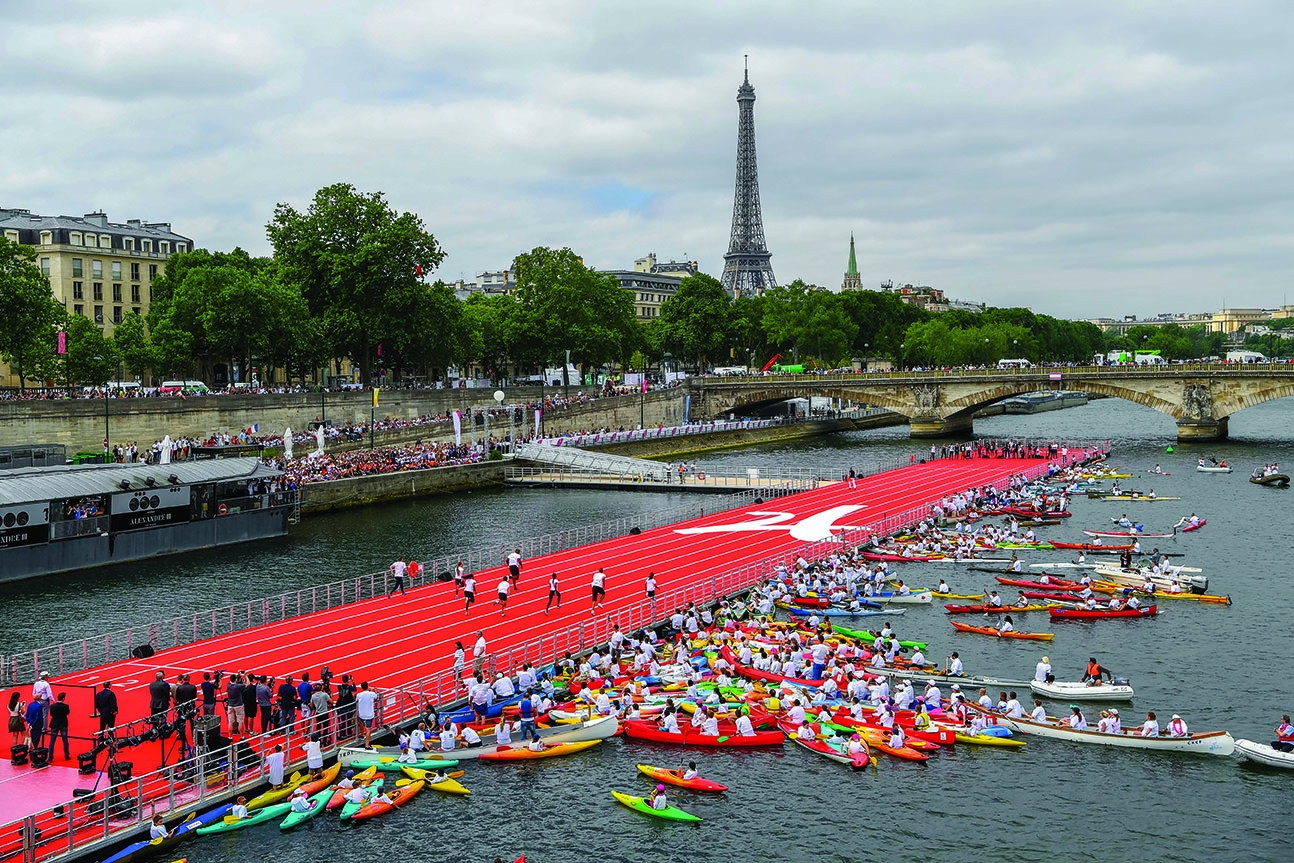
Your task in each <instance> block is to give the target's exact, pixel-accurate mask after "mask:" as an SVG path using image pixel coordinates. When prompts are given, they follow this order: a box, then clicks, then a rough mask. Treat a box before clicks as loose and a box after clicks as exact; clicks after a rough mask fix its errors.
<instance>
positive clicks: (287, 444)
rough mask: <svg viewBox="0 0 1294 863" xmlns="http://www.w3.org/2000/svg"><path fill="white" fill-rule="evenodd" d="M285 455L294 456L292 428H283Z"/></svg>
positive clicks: (287, 456) (285, 456) (286, 456)
mask: <svg viewBox="0 0 1294 863" xmlns="http://www.w3.org/2000/svg"><path fill="white" fill-rule="evenodd" d="M283 457H284V458H292V429H291V428H290V427H289V428H285V429H284V430H283Z"/></svg>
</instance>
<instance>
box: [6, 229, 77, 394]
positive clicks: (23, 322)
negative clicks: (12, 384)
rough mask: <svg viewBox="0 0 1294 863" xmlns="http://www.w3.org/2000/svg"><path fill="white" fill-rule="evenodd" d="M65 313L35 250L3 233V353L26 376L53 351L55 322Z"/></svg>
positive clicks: (22, 377) (20, 377) (22, 380)
mask: <svg viewBox="0 0 1294 863" xmlns="http://www.w3.org/2000/svg"><path fill="white" fill-rule="evenodd" d="M65 315H66V310H65V309H64V308H63V305H62V304H61V303H59V302H58V301H57V300H55V299H54V296H53V294H51V293H50V289H49V279H48V278H46V277H45V275H44V274H43V273H42V272H41V271H40V267H38V266H37V265H36V250H35V249H32V248H30V247H28V246H23V245H20V244H19V243H15V242H12V241H10V240H9V239H7V238H4V237H0V357H3V358H4V360H5V362H7V363H9V367H10V368H11V369H12V370H13V373H14V374H16V375H18V388H19V390H22V391H25V390H26V388H27V382H26V378H27V376H28V375H29V374H31V373H32V372H34V371H35V370H36V368H37V367H38V366H40V365H41V364H42V360H43V359H45V358H47V357H48V355H49V354H51V353H52V352H53V342H54V339H55V338H56V336H55V333H56V332H57V330H56V326H57V324H58V323H59V321H60V320H62V318H63V317H64V316H65Z"/></svg>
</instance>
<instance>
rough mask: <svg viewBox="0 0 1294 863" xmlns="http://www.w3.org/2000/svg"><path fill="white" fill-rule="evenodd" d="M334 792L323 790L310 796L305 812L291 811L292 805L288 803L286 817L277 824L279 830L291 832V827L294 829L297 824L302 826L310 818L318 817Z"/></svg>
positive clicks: (328, 789) (330, 789)
mask: <svg viewBox="0 0 1294 863" xmlns="http://www.w3.org/2000/svg"><path fill="white" fill-rule="evenodd" d="M335 790H336V789H334V788H323V789H321V790H319V791H316V792H315V793H314V794H313V795H311V797H310V808H309V809H307V810H306V811H305V812H294V811H292V805H291V803H289V804H288V815H287V817H286V818H284V819H283V820H282V821H281V822H279V829H280V830H291V829H292V828H293V827H296V826H297V825H298V824H303V823H305V822H306V821H309V820H310V819H311V818H313V817H315V816H316V815H318V814H319V813H320V812H323V811H324V810H325V809H327V808H328V801H329V800H331V799H332V795H333V791H335Z"/></svg>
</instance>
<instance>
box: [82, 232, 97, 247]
mask: <svg viewBox="0 0 1294 863" xmlns="http://www.w3.org/2000/svg"><path fill="white" fill-rule="evenodd" d="M85 244H86V245H87V246H88V247H90V248H91V249H93V248H94V247H95V246H97V245H99V242H98V240H96V239H95V238H94V234H86V235H85Z"/></svg>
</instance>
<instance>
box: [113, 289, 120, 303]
mask: <svg viewBox="0 0 1294 863" xmlns="http://www.w3.org/2000/svg"><path fill="white" fill-rule="evenodd" d="M112 301H113V302H114V303H119V302H121V285H113V286H112Z"/></svg>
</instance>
